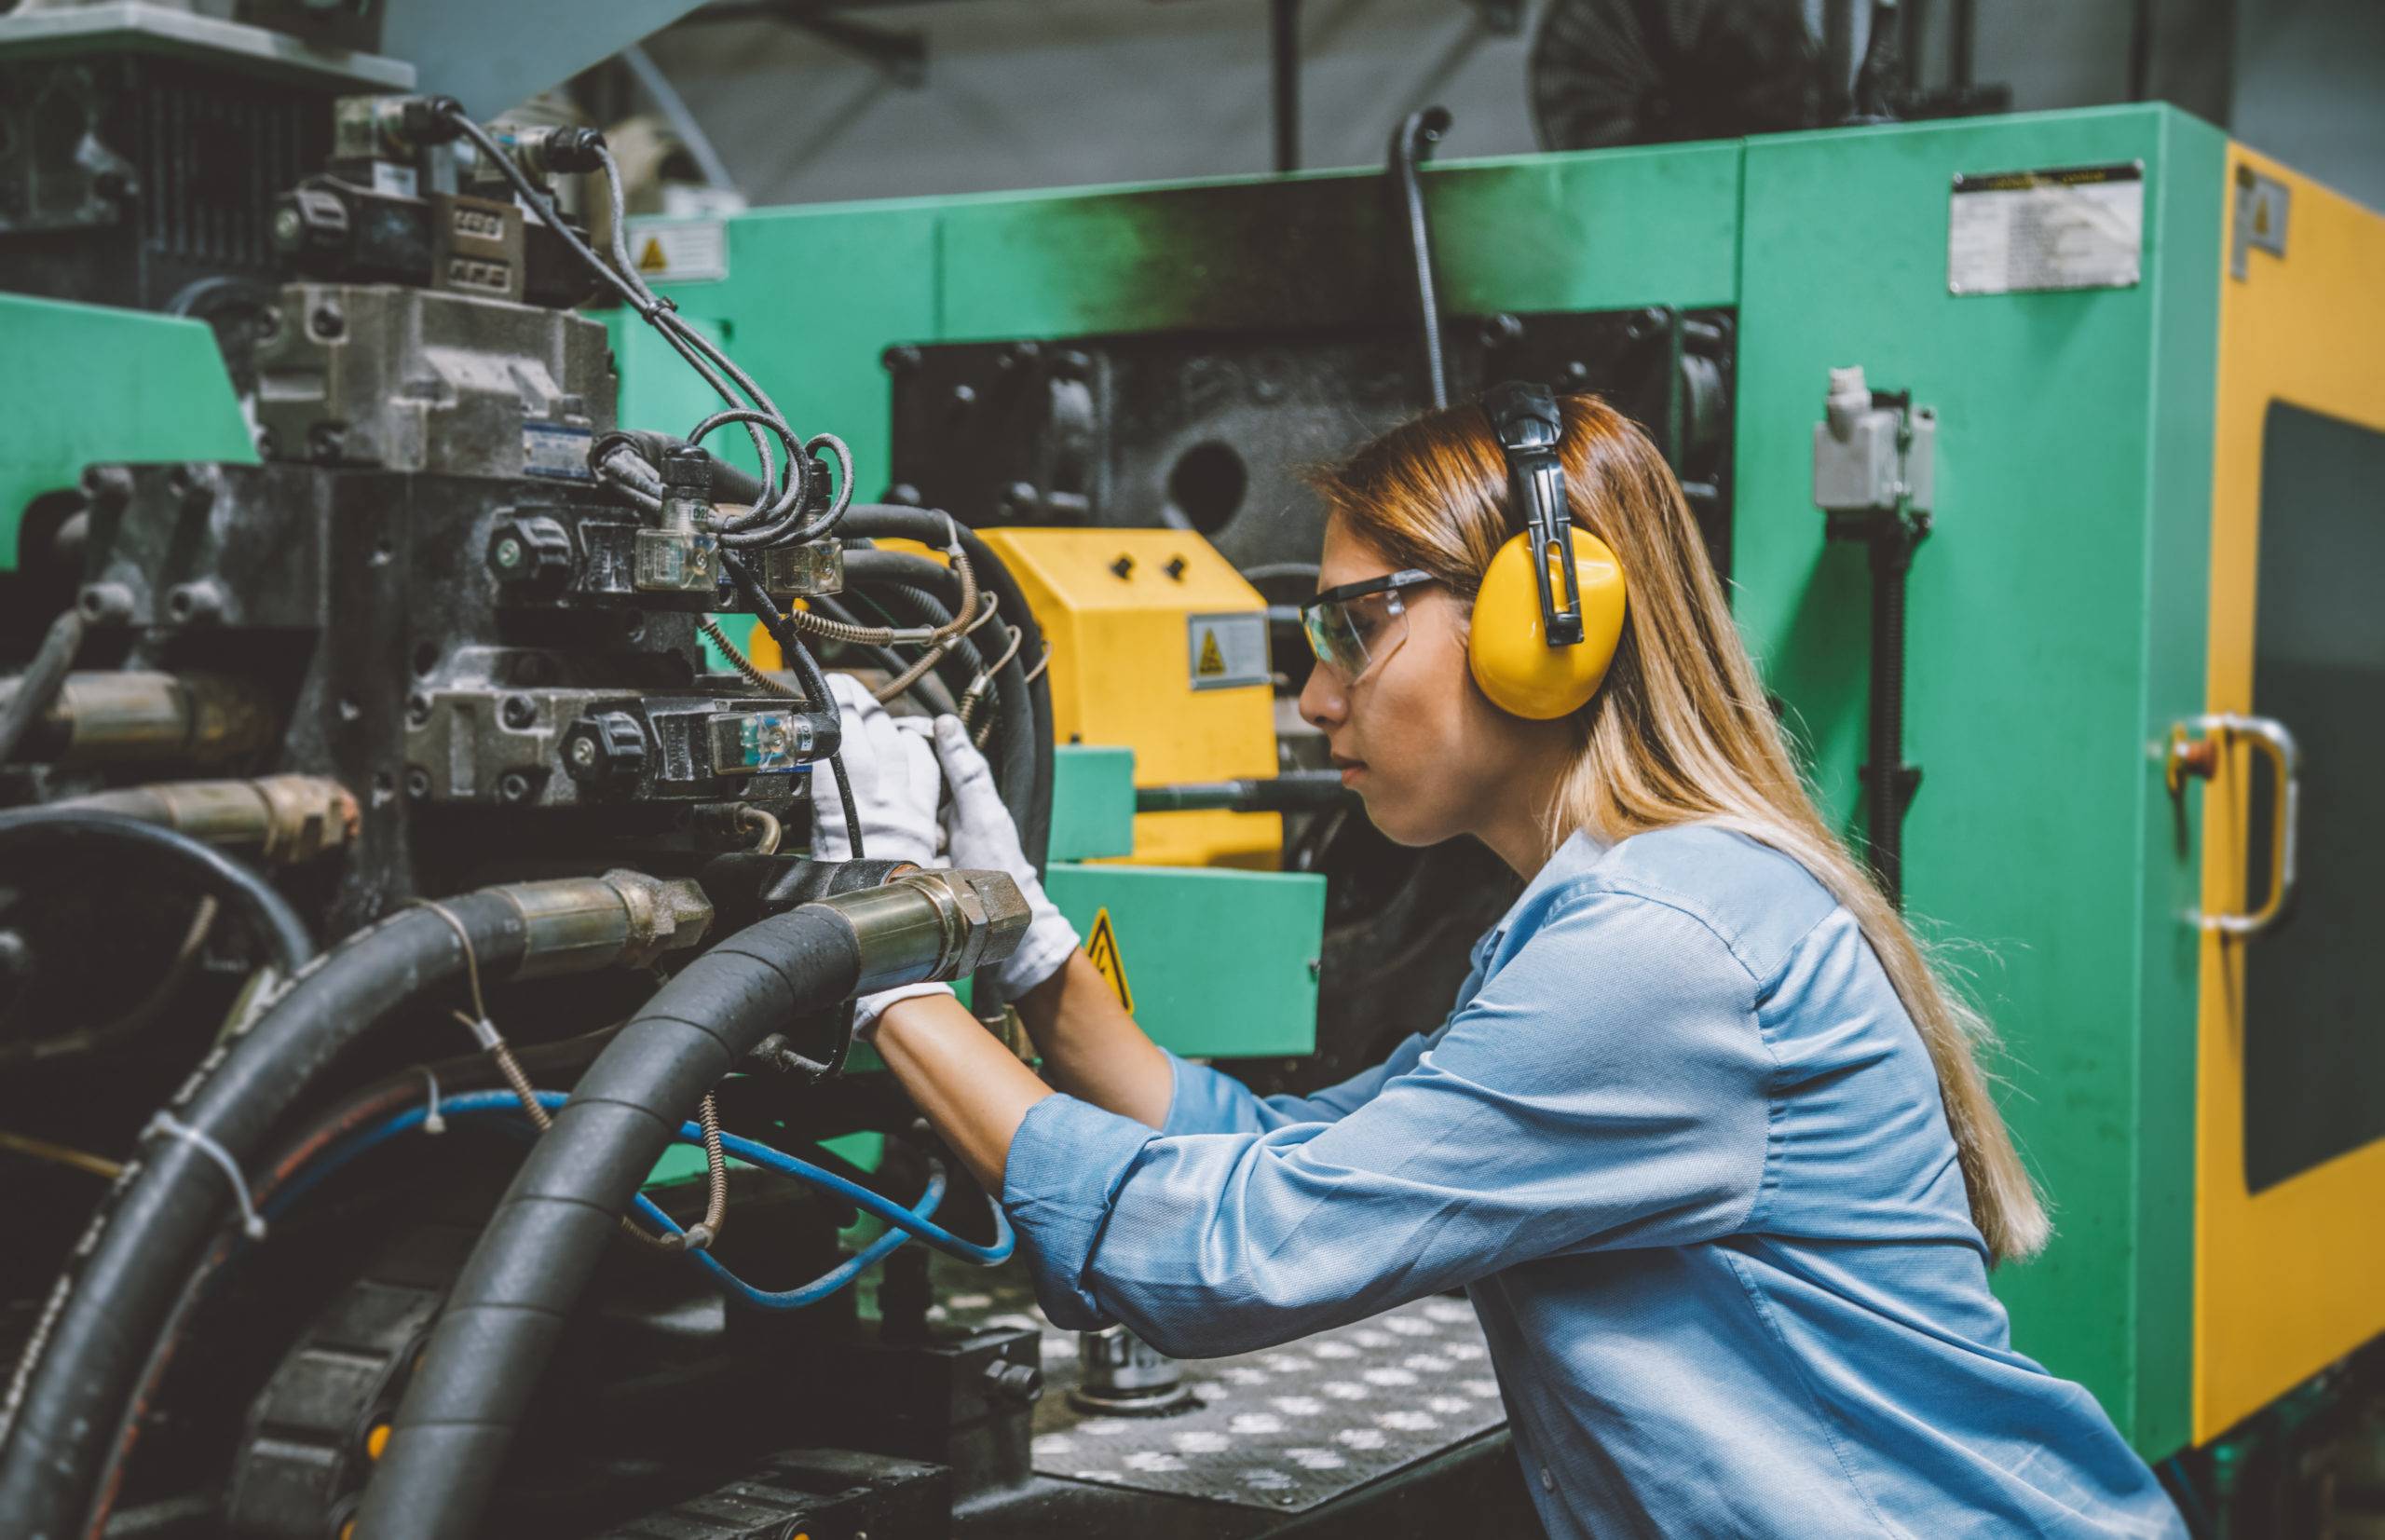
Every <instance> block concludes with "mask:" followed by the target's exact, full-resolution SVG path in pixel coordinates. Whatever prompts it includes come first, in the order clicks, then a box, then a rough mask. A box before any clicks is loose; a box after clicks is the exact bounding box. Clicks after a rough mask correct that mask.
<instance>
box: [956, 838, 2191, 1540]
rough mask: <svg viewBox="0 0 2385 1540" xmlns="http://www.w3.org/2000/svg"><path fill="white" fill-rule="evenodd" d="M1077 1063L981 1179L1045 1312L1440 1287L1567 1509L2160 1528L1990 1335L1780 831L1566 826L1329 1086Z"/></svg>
mask: <svg viewBox="0 0 2385 1540" xmlns="http://www.w3.org/2000/svg"><path fill="white" fill-rule="evenodd" d="M1175 1074H1176V1093H1175V1098H1174V1102H1173V1105H1172V1106H1171V1108H1170V1109H1169V1112H1168V1118H1167V1125H1166V1127H1165V1130H1163V1131H1159V1132H1154V1131H1153V1130H1152V1128H1151V1127H1149V1126H1148V1125H1146V1124H1141V1123H1137V1122H1134V1121H1132V1120H1130V1119H1127V1118H1124V1117H1119V1116H1116V1115H1114V1114H1112V1113H1110V1112H1106V1111H1101V1110H1100V1109H1098V1108H1097V1107H1093V1106H1091V1105H1089V1104H1087V1103H1085V1102H1083V1101H1079V1100H1076V1099H1075V1098H1073V1097H1061V1096H1056V1097H1048V1098H1046V1099H1044V1100H1043V1101H1041V1102H1038V1103H1037V1104H1036V1105H1035V1107H1034V1108H1033V1110H1032V1111H1029V1113H1028V1115H1027V1119H1026V1122H1025V1123H1024V1124H1022V1125H1021V1126H1020V1128H1019V1131H1018V1135H1017V1137H1016V1138H1015V1140H1014V1141H1013V1142H1012V1145H1011V1150H1010V1159H1009V1165H1008V1168H1007V1170H1006V1172H1005V1174H1004V1179H1003V1191H1002V1200H1003V1204H1004V1206H1005V1207H1006V1208H1007V1209H1008V1211H1009V1213H1010V1216H1011V1218H1012V1220H1013V1221H1014V1222H1015V1224H1016V1225H1017V1227H1018V1230H1019V1232H1020V1233H1021V1235H1022V1236H1023V1237H1024V1238H1025V1240H1026V1241H1027V1243H1028V1245H1029V1251H1030V1260H1031V1261H1032V1265H1033V1267H1034V1271H1035V1279H1036V1286H1037V1289H1038V1293H1039V1296H1040V1299H1041V1302H1042V1304H1043V1310H1044V1313H1045V1314H1046V1315H1049V1316H1050V1317H1051V1319H1052V1320H1053V1322H1054V1323H1055V1324H1056V1325H1059V1326H1062V1327H1070V1328H1085V1327H1092V1326H1097V1325H1101V1324H1105V1323H1107V1322H1109V1321H1112V1320H1116V1321H1123V1322H1124V1323H1125V1324H1126V1325H1127V1326H1128V1327H1130V1328H1132V1329H1134V1330H1135V1331H1136V1332H1137V1333H1138V1334H1139V1335H1141V1336H1142V1337H1143V1338H1144V1339H1145V1340H1147V1341H1148V1342H1151V1343H1152V1345H1153V1346H1155V1347H1157V1348H1159V1349H1160V1350H1161V1351H1162V1352H1165V1353H1169V1354H1174V1355H1177V1356H1185V1357H1203V1356H1214V1355H1219V1354H1227V1353H1241V1352H1247V1351H1249V1350H1251V1349H1254V1348H1259V1347H1263V1346H1269V1345H1272V1344H1274V1343H1278V1342H1287V1341H1288V1340H1290V1339H1292V1338H1296V1337H1300V1336H1302V1335H1304V1334H1306V1333H1309V1332H1313V1331H1316V1330H1319V1329H1323V1328H1327V1327H1331V1326H1337V1325H1341V1324H1342V1323H1345V1322H1349V1321H1355V1320H1357V1319H1359V1318H1361V1317H1364V1316H1367V1315H1373V1314H1375V1313H1376V1312H1378V1311H1382V1310H1384V1309H1387V1308H1389V1307H1391V1306H1393V1305H1396V1304H1399V1303H1401V1302H1405V1301H1409V1300H1413V1299H1416V1298H1418V1297H1420V1296H1423V1295H1426V1294H1430V1293H1433V1292H1435V1291H1437V1290H1442V1289H1450V1288H1457V1287H1459V1286H1461V1285H1463V1286H1464V1287H1465V1289H1466V1291H1467V1293H1468V1295H1469V1296H1470V1297H1471V1298H1472V1300H1473V1302H1474V1306H1475V1309H1476V1311H1477V1313H1478V1314H1479V1315H1480V1316H1481V1320H1482V1327H1483V1331H1484V1334H1485V1336H1486V1338H1487V1339H1488V1342H1489V1343H1490V1350H1491V1356H1492V1362H1493V1363H1494V1364H1495V1366H1496V1368H1497V1370H1498V1379H1499V1385H1500V1390H1501V1394H1502V1396H1503V1397H1504V1398H1505V1400H1506V1409H1507V1414H1508V1419H1509V1422H1510V1424H1511V1426H1512V1428H1513V1430H1514V1436H1515V1440H1516V1445H1517V1449H1518V1451H1519V1453H1520V1456H1521V1458H1522V1461H1523V1466H1524V1470H1525V1474H1526V1478H1527V1482H1528V1485H1529V1486H1530V1487H1531V1489H1532V1494H1533V1500H1534V1502H1535V1503H1537V1504H1538V1506H1539V1509H1540V1514H1541V1518H1542V1520H1543V1521H1544V1522H1545V1523H1546V1524H1547V1528H1548V1530H1549V1532H1550V1533H1551V1534H1553V1535H1559V1536H1575V1535H1592V1534H1595V1535H1598V1536H1601V1540H1604V1537H1610V1536H1615V1535H1627V1534H1628V1535H1642V1534H1646V1535H1659V1534H1661V1535H1666V1536H1680V1535H1708V1534H1728V1535H1753V1534H1761V1535H1783V1536H1792V1535H1793V1536H1799V1537H1811V1536H1820V1535H1829V1536H1837V1535H1855V1534H1883V1533H1885V1534H1896V1535H1907V1534H1910V1535H1919V1536H1926V1537H1928V1540H1943V1537H1946V1536H1952V1535H1988V1534H1993V1535H2011V1534H2030V1535H2090V1534H2092V1535H2183V1534H2184V1533H2185V1527H2184V1525H2183V1523H2182V1522H2181V1521H2180V1520H2179V1518H2178V1514H2177V1511H2176V1509H2175V1508H2174V1507H2173V1506H2172V1505H2171V1502H2170V1500H2169V1498H2168V1496H2167V1495H2166V1494H2165V1493H2164V1492H2162V1490H2161V1488H2160V1484H2159V1483H2158V1482H2157V1481H2156V1480H2155V1479H2154V1478H2153V1475H2152V1473H2151V1472H2150V1471H2149V1470H2148V1469H2147V1467H2146V1465H2145V1462H2144V1461H2142V1460H2141V1459H2139V1458H2138V1457H2137V1456H2136V1454H2135V1453H2134V1452H2133V1451H2132V1450H2131V1449H2130V1448H2129V1447H2128V1445H2127V1443H2126V1442H2125V1441H2124V1440H2122V1438H2120V1436H2119V1431H2118V1430H2117V1429H2116V1428H2114V1427H2113V1425H2112V1423H2111V1421H2110V1419H2109V1418H2107V1417H2106V1416H2105V1414H2104V1411H2103V1409H2102V1408H2100V1407H2099V1406H2097V1405H2096V1404H2095V1400H2094V1397H2092V1396H2090V1395H2089V1394H2088V1393H2087V1391H2086V1390H2085V1389H2084V1388H2082V1387H2081V1386H2079V1385H2078V1384H2076V1383H2071V1382H2069V1381H2066V1380H2059V1379H2056V1378H2054V1377H2053V1376H2052V1375H2051V1374H2049V1373H2047V1372H2046V1371H2045V1370H2043V1369H2042V1368H2040V1367H2039V1366H2038V1365H2037V1364H2036V1363H2034V1362H2032V1361H2031V1360H2030V1359H2028V1358H2026V1357H2024V1356H2021V1355H2020V1354H2018V1353H2015V1352H2013V1351H2012V1348H2011V1345H2010V1335H2009V1332H2008V1329H2007V1322H2006V1318H2005V1314H2004V1310H2003V1307H2002V1306H2001V1305H2000V1304H1999V1303H1998V1302H1997V1300H1996V1297H1995V1296H1994V1295H1993V1294H1991V1293H1990V1292H1989V1291H1988V1287H1987V1256H1986V1249H1985V1247H1984V1246H1983V1243H1982V1241H1981V1239H1980V1234H1979V1231H1978V1229H1977V1228H1976V1227H1975V1226H1974V1225H1973V1224H1972V1222H1971V1217H1970V1210H1969V1206H1968V1203H1967V1201H1966V1196H1965V1191H1964V1183H1963V1176H1962V1171H1961V1168H1960V1166H1959V1165H1957V1164H1956V1154H1955V1144H1954V1139H1953V1138H1952V1136H1951V1135H1950V1134H1949V1133H1948V1131H1947V1126H1946V1119H1945V1113H1944V1111H1943V1109H1942V1105H1941V1103H1940V1100H1939V1094H1938V1083H1937V1077H1936V1074H1935V1072H1934V1070H1932V1069H1931V1066H1930V1062H1929V1056H1928V1050H1927V1049H1926V1048H1924V1047H1923V1045H1922V1043H1921V1039H1920V1036H1919V1034H1918V1033H1917V1031H1916V1030H1915V1028H1914V1025H1913V1020H1912V1017H1911V1016H1910V1015H1908V1014H1907V1013H1906V1011H1905V1010H1904V1007H1903V1005H1902V1004H1901V1002H1899V1000H1898V999H1897V996H1896V993H1895V991H1894V989H1893V988H1892V987H1891V986H1890V985H1889V983H1888V975H1887V974H1886V973H1885V972H1884V971H1883V970H1882V969H1881V967H1880V964H1879V961H1878V960H1877V958H1876V957H1875V956H1874V954H1873V952H1872V949H1871V947H1870V946H1869V945H1868V944H1867V943H1866V942H1865V941H1864V939H1863V936H1862V933H1861V932H1860V929H1859V928H1858V927H1857V925H1856V923H1855V920H1854V918H1853V917H1852V916H1851V915H1850V914H1849V913H1848V912H1847V910H1846V909H1845V908H1844V907H1842V906H1840V905H1839V904H1838V903H1837V902H1836V901H1835V900H1833V898H1832V897H1831V896H1830V893H1828V891H1827V890H1825V889H1824V888H1823V887H1822V886H1821V885H1820V884H1819V882H1817V881H1815V880H1814V879H1813V878H1812V877H1811V875H1809V874H1808V873H1807V872H1806V870H1805V868H1804V867H1803V866H1801V865H1798V864H1797V863H1796V862H1794V861H1792V859H1790V858H1789V857H1787V856H1784V855H1782V854H1780V853H1779V852H1776V851H1773V850H1772V849H1770V848H1769V847H1766V846H1765V845H1762V844H1759V843H1757V842H1756V841H1753V840H1751V839H1748V838H1744V837H1742V836H1740V835H1738V834H1735V833H1731V832H1727V831H1724V830H1721V829H1716V828H1710V827H1699V826H1697V825H1684V826H1679V827H1674V828H1669V829H1663V830H1658V831H1655V832H1652V833H1648V834H1642V835H1640V836H1637V837H1635V838H1629V839H1625V840H1623V841H1621V842H1619V843H1617V844H1615V846H1613V847H1612V848H1606V847H1601V846H1600V845H1599V844H1598V843H1596V842H1595V841H1593V840H1591V839H1589V838H1586V837H1582V836H1576V837H1575V838H1573V839H1572V840H1570V841H1568V842H1567V843H1566V844H1565V845H1564V846H1563V847H1562V848H1560V850H1559V851H1558V852H1557V854H1556V856H1555V857H1554V859H1552V860H1551V861H1550V862H1549V863H1548V865H1547V866H1546V867H1545V868H1544V869H1543V870H1542V871H1541V872H1540V873H1539V875H1538V876H1536V877H1535V878H1534V879H1533V881H1532V882H1531V884H1530V885H1529V886H1528V887H1527V888H1526V889H1525V891H1524V893H1523V895H1522V896H1521V897H1520V899H1518V900H1517V902H1516V904H1515V906H1514V907H1513V908H1512V909H1510V910H1509V911H1508V913H1507V916H1506V919H1505V920H1502V921H1501V922H1500V924H1499V925H1498V927H1497V928H1496V929H1494V930H1492V932H1491V934H1489V935H1487V936H1485V937H1484V938H1483V939H1482V942H1481V944H1480V945H1479V947H1477V948H1476V951H1475V969H1474V973H1473V974H1472V975H1471V976H1470V977H1469V978H1468V979H1467V980H1466V983H1465V987H1464V988H1462V989H1461V990H1460V991H1459V995H1458V1001H1457V1009H1456V1011H1455V1013H1454V1014H1453V1015H1451V1017H1450V1019H1449V1020H1448V1022H1447V1023H1445V1024H1444V1025H1443V1026H1441V1027H1440V1028H1439V1029H1438V1030H1436V1031H1434V1032H1432V1033H1429V1034H1425V1035H1421V1036H1418V1037H1414V1038H1411V1039H1410V1040H1409V1041H1408V1042H1407V1043H1405V1044H1403V1045H1402V1046H1401V1047H1400V1048H1399V1049H1398V1051H1397V1052H1396V1053H1394V1054H1393V1055H1392V1056H1391V1057H1390V1058H1389V1059H1388V1060H1387V1061H1386V1062H1385V1063H1383V1065H1382V1066H1380V1067H1378V1068H1377V1069H1375V1070H1370V1071H1369V1072H1367V1073H1365V1074H1362V1075H1359V1076H1357V1077H1356V1079H1354V1080H1351V1081H1349V1082H1347V1083H1343V1084H1342V1085H1338V1086H1335V1087H1333V1088H1332V1089H1330V1090H1328V1091H1323V1092H1320V1093H1318V1094H1317V1095H1315V1096H1313V1097H1266V1098H1264V1099H1261V1097H1257V1096H1254V1095H1253V1094H1252V1093H1251V1092H1250V1091H1249V1090H1248V1089H1247V1088H1246V1087H1244V1086H1243V1085H1241V1084H1239V1083H1236V1082H1234V1081H1233V1080H1232V1079H1230V1078H1228V1077H1226V1076H1224V1075H1221V1074H1220V1073H1218V1072H1217V1071H1216V1070H1209V1069H1206V1068H1203V1067H1199V1066H1194V1065H1190V1064H1185V1063H1183V1062H1181V1061H1180V1060H1179V1061H1177V1063H1176V1066H1175Z"/></svg>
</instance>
